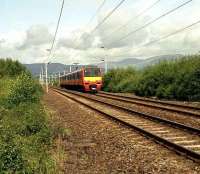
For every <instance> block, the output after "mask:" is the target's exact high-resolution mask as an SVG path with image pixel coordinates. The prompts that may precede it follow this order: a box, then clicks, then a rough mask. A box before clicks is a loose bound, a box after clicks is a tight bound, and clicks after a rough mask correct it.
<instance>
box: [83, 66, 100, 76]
mask: <svg viewBox="0 0 200 174" xmlns="http://www.w3.org/2000/svg"><path fill="white" fill-rule="evenodd" d="M84 74H85V77H98V76H101V71H100V68H86V69H85V71H84Z"/></svg>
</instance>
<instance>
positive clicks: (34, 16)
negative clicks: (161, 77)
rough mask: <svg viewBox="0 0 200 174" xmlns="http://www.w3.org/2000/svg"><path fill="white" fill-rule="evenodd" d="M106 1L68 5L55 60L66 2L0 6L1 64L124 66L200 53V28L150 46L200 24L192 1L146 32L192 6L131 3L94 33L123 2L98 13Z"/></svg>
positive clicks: (14, 0) (115, 0) (76, 0)
mask: <svg viewBox="0 0 200 174" xmlns="http://www.w3.org/2000/svg"><path fill="white" fill-rule="evenodd" d="M103 1H104V0H73V1H70V0H65V5H64V9H63V14H62V18H61V22H60V26H59V30H58V34H57V37H56V42H55V46H54V49H53V51H52V54H51V55H50V56H49V52H48V51H47V49H49V48H50V47H51V44H52V40H53V36H54V32H55V29H56V24H57V20H58V16H59V12H60V8H61V4H62V0H0V21H1V22H0V58H8V57H9V58H12V59H15V60H19V61H20V62H22V63H44V62H47V61H51V62H60V63H64V64H72V63H74V62H78V63H81V64H90V63H99V62H100V61H101V60H102V59H104V58H105V57H106V59H107V60H108V61H119V60H122V59H126V58H141V59H143V58H148V57H151V56H158V55H165V54H195V53H198V52H199V51H200V48H199V40H200V23H199V24H197V25H195V26H193V27H191V28H189V29H187V30H185V31H184V32H181V33H179V34H177V35H174V36H171V37H169V38H167V39H163V40H160V41H159V42H156V43H153V44H150V45H147V46H144V45H145V44H146V43H149V42H151V41H153V40H157V39H159V38H162V37H163V36H166V35H168V34H170V33H173V32H175V31H176V30H179V29H181V28H184V27H186V26H188V25H190V24H192V23H195V22H197V21H199V20H200V13H199V11H200V0H192V1H191V2H189V3H188V4H186V5H184V6H183V7H181V8H179V9H178V10H176V11H174V12H172V13H171V14H169V15H166V16H165V17H163V18H161V19H160V20H158V21H156V22H154V23H152V24H151V25H148V26H147V27H144V28H143V29H140V28H141V27H143V26H144V25H145V24H147V23H149V22H151V21H153V20H154V19H156V18H157V17H159V16H161V15H162V14H164V13H166V12H168V11H170V10H172V9H174V8H176V7H178V6H180V5H181V4H183V3H184V2H187V1H189V0H160V1H158V0H125V1H124V3H123V4H122V5H121V6H120V7H119V8H118V9H117V10H116V11H115V12H114V13H113V14H112V15H111V16H110V17H109V18H108V19H107V20H106V21H105V23H103V24H102V25H100V26H99V27H98V28H97V29H96V30H94V28H95V27H96V26H97V25H99V24H100V23H101V22H102V20H103V19H104V17H105V16H106V15H107V14H109V12H110V11H111V10H112V9H113V8H114V7H116V6H117V5H118V4H119V2H120V1H121V0H105V3H104V5H103V7H102V8H101V9H100V11H98V13H97V9H98V8H99V7H100V5H101V4H102V3H103ZM153 4H154V6H152V5H153ZM149 7H152V8H149ZM146 9H149V10H146ZM91 19H92V20H91ZM125 24H126V25H125ZM122 26H123V27H122ZM137 30H138V31H137ZM133 31H135V32H133ZM131 32H133V33H132V34H130V35H127V34H129V33H131ZM126 35H127V37H125V36H126ZM122 38H124V39H122ZM102 47H104V49H103V48H102Z"/></svg>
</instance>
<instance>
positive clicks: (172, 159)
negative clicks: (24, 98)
mask: <svg viewBox="0 0 200 174" xmlns="http://www.w3.org/2000/svg"><path fill="white" fill-rule="evenodd" d="M44 102H45V103H46V105H47V106H48V107H49V108H50V109H51V110H53V111H55V113H54V114H53V117H54V119H55V120H57V121H59V122H60V124H61V125H60V126H63V127H65V128H70V129H71V131H72V133H71V135H68V136H67V137H65V138H64V139H62V141H61V143H62V147H63V154H64V157H63V158H62V162H63V165H62V166H61V167H62V173H70V174H71V173H72V174H73V173H77V174H81V173H84V174H87V173H88V174H90V173H91V174H94V173H98V174H104V173H106V174H110V173H113V174H114V173H167V174H168V173H170V174H171V173H187V174H188V173H190V174H193V173H194V174H197V173H200V166H199V164H197V163H194V162H193V161H191V160H188V159H186V158H184V157H181V156H179V155H176V154H175V153H173V152H172V151H170V150H167V149H165V148H163V147H162V146H160V145H158V144H156V143H154V142H153V141H152V140H149V139H147V138H145V137H143V136H142V135H140V134H138V133H137V132H134V131H133V130H132V129H129V128H126V127H124V126H122V125H120V124H118V123H115V122H113V121H111V120H109V119H107V118H105V117H104V116H102V115H99V114H97V113H95V112H93V111H91V110H89V109H87V108H85V107H83V106H81V105H77V104H76V103H75V102H73V101H71V100H69V99H66V98H65V97H64V96H61V95H59V94H57V93H55V92H53V91H51V90H50V92H49V94H48V95H46V96H45V97H44Z"/></svg>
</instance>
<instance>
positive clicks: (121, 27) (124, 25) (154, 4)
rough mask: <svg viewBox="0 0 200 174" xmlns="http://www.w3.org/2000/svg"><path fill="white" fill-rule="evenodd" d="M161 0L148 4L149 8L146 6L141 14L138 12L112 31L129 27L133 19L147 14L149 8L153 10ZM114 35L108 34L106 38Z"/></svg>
mask: <svg viewBox="0 0 200 174" xmlns="http://www.w3.org/2000/svg"><path fill="white" fill-rule="evenodd" d="M160 1H161V0H156V1H155V2H154V3H152V4H151V5H150V6H148V7H147V8H145V9H144V10H142V11H141V12H140V13H139V14H137V15H136V16H134V17H132V18H131V19H129V20H128V21H127V22H126V23H125V24H123V25H122V26H120V27H118V28H117V29H116V30H114V31H112V32H111V33H112V34H113V33H116V32H118V31H120V30H122V29H123V28H125V27H127V26H128V24H129V23H130V22H131V21H133V20H136V19H137V18H139V17H140V16H142V15H143V14H145V13H146V12H148V11H149V10H151V9H152V8H153V7H154V6H156V5H157V4H158V3H159V2H160ZM111 36H112V35H110V34H108V35H106V36H105V37H104V38H105V40H107V39H108V38H110V37H111Z"/></svg>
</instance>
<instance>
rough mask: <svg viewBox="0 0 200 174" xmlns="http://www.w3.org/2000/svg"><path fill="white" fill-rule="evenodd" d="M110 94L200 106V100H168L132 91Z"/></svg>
mask: <svg viewBox="0 0 200 174" xmlns="http://www.w3.org/2000/svg"><path fill="white" fill-rule="evenodd" d="M109 93H110V94H117V95H120V96H128V97H135V98H139V99H147V100H148V99H151V100H152V99H153V100H156V101H163V102H168V103H172V104H181V105H189V106H194V107H200V102H188V101H177V100H167V99H160V100H159V99H157V98H156V97H149V98H148V97H140V96H137V95H135V94H132V93H112V92H109Z"/></svg>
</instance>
